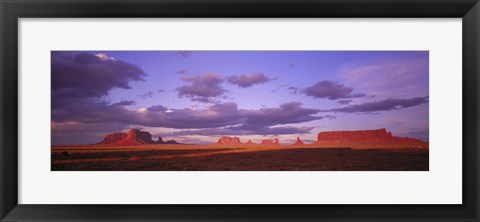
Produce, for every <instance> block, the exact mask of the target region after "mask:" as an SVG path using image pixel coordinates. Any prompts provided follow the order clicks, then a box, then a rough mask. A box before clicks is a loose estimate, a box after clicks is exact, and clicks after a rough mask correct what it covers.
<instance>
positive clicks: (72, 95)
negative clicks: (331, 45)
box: [51, 51, 429, 145]
mask: <svg viewBox="0 0 480 222" xmlns="http://www.w3.org/2000/svg"><path fill="white" fill-rule="evenodd" d="M51 67H52V123H51V125H52V144H53V145H59V144H90V143H96V142H99V141H101V140H102V138H103V136H105V135H106V134H108V133H111V132H117V131H126V130H128V129H130V128H139V129H143V130H147V131H149V132H150V133H152V134H153V135H154V136H155V137H158V136H162V137H163V138H164V139H175V140H177V141H179V142H184V143H198V144H202V143H211V142H215V141H216V140H218V138H219V137H220V136H239V137H240V138H241V140H242V141H246V140H248V139H252V141H259V140H260V139H262V138H274V137H278V138H279V139H280V142H281V143H283V144H289V143H291V142H293V141H295V139H296V137H297V136H300V137H301V138H302V139H303V140H304V141H307V142H309V141H313V140H316V135H317V133H318V132H320V131H329V130H365V129H378V128H386V129H387V130H389V131H392V133H393V134H394V135H395V136H402V137H414V138H419V139H422V140H424V141H428V135H429V134H428V130H429V128H428V126H429V102H428V96H429V94H428V93H429V85H428V83H429V53H428V51H53V52H52V63H51Z"/></svg>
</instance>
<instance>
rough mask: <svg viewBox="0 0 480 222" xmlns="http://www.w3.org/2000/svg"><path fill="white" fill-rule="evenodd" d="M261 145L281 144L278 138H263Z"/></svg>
mask: <svg viewBox="0 0 480 222" xmlns="http://www.w3.org/2000/svg"><path fill="white" fill-rule="evenodd" d="M260 144H261V145H280V142H279V141H278V138H275V139H273V140H272V139H262V142H261V143H260Z"/></svg>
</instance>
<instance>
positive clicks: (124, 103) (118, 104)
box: [112, 100, 136, 106]
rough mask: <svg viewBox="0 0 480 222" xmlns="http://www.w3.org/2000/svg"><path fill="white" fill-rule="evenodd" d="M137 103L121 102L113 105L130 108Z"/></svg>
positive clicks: (131, 101)
mask: <svg viewBox="0 0 480 222" xmlns="http://www.w3.org/2000/svg"><path fill="white" fill-rule="evenodd" d="M135 104H136V103H135V101H133V100H121V101H120V102H118V103H113V104H112V106H130V105H135Z"/></svg>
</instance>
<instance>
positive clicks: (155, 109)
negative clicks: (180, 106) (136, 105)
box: [147, 105, 168, 112]
mask: <svg viewBox="0 0 480 222" xmlns="http://www.w3.org/2000/svg"><path fill="white" fill-rule="evenodd" d="M147 110H148V111H150V112H164V111H167V110H168V109H167V107H165V106H162V105H156V106H150V107H148V108H147Z"/></svg>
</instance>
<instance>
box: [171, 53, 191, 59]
mask: <svg viewBox="0 0 480 222" xmlns="http://www.w3.org/2000/svg"><path fill="white" fill-rule="evenodd" d="M175 54H176V55H178V56H180V57H182V58H184V59H188V58H189V57H190V56H191V55H192V52H191V51H178V52H176V53H175Z"/></svg>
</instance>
